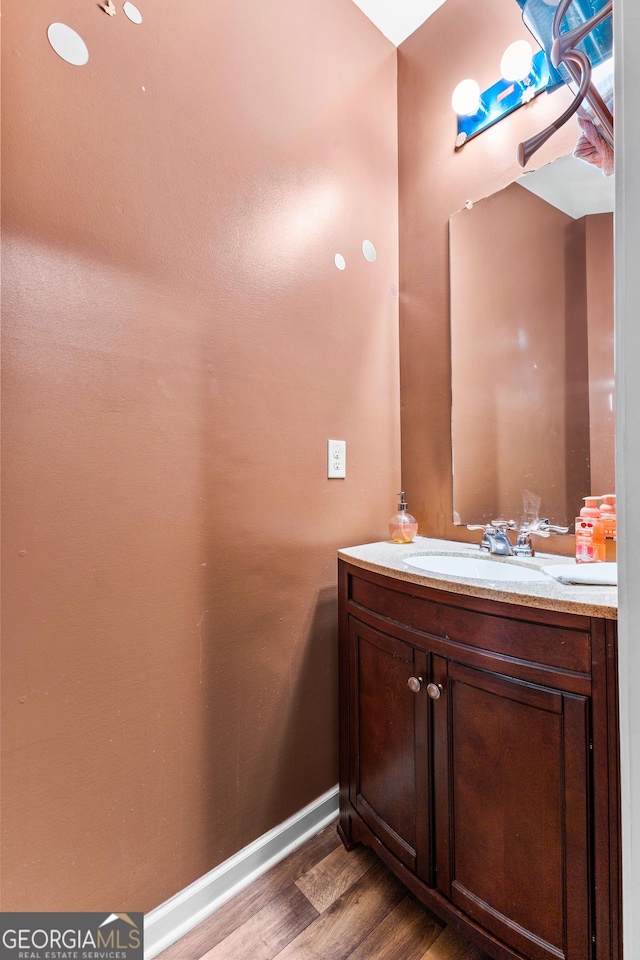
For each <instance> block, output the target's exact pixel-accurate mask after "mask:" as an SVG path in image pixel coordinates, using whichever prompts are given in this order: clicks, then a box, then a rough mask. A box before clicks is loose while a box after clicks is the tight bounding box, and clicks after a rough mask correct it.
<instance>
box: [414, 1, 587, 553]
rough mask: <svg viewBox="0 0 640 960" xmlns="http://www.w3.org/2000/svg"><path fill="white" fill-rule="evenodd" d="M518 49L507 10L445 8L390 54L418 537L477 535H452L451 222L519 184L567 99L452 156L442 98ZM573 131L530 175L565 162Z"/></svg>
mask: <svg viewBox="0 0 640 960" xmlns="http://www.w3.org/2000/svg"><path fill="white" fill-rule="evenodd" d="M520 38H523V39H530V34H529V32H528V31H527V30H526V28H525V27H524V26H523V23H522V18H521V15H520V11H519V8H518V5H517V4H516V3H514V2H513V0H484V2H483V3H478V2H477V0H447V3H445V4H444V5H443V6H442V7H440V8H439V9H438V10H437V11H436V12H435V13H434V14H433V16H432V17H430V18H429V20H428V21H427V22H426V23H425V24H424V25H423V26H422V27H421V28H420V29H419V30H417V31H416V32H415V33H414V34H413V35H412V36H411V37H409V38H408V39H407V40H406V41H405V42H404V43H403V44H401V46H400V47H399V49H398V104H399V111H398V123H399V148H398V160H399V172H400V377H401V384H402V388H401V409H402V482H403V486H404V488H405V490H406V493H407V498H408V500H409V503H410V505H411V507H412V512H413V513H414V514H415V516H416V518H417V519H418V521H419V522H420V527H421V532H422V533H427V534H428V535H430V536H444V537H447V538H448V539H452V540H461V539H466V540H474V541H475V540H477V536H478V535H477V533H469V532H468V531H467V530H465V529H464V528H460V527H455V526H453V524H452V477H451V422H450V415H451V358H450V334H449V253H448V224H449V217H450V216H451V214H453V213H455V212H457V211H458V210H461V209H462V207H463V206H464V205H465V202H466V201H467V200H471V201H476V200H479V199H481V198H482V197H486V196H489V195H490V194H492V193H495V192H496V191H497V190H500V189H502V188H503V187H505V186H506V185H507V184H509V183H511V182H512V181H513V180H515V179H517V178H518V177H519V176H520V175H521V174H522V170H521V168H520V166H519V165H518V163H517V160H516V147H517V145H518V143H519V142H520V141H521V140H524V139H526V138H527V137H529V136H531V135H533V134H534V133H536V132H537V131H538V130H541V129H543V128H544V127H545V126H546V125H547V124H548V123H550V122H551V121H552V120H554V119H555V118H556V117H557V116H558V115H559V114H560V113H561V112H562V110H563V109H564V108H565V106H566V105H567V103H568V100H569V99H570V94H568V92H567V90H566V89H561V90H559V91H557V92H555V93H553V94H552V95H550V96H549V95H547V94H542V95H541V96H539V97H538V98H537V99H535V100H534V101H533V102H532V103H530V104H528V105H527V106H526V107H522V108H521V109H520V110H517V111H516V112H515V113H513V114H511V115H510V116H509V117H507V118H505V119H504V120H502V121H501V122H500V123H498V124H496V125H495V126H494V127H491V128H490V129H489V130H486V131H485V132H484V133H482V134H481V135H480V136H478V137H477V138H475V139H474V140H471V141H470V142H469V143H467V144H466V145H465V146H464V147H463V149H462V150H460V151H458V152H457V153H456V152H455V151H454V139H455V135H456V116H455V114H454V112H453V110H452V108H451V94H452V92H453V89H454V87H455V86H456V84H457V83H458V82H459V81H460V80H462V79H464V78H465V77H474V78H475V79H476V80H477V81H478V83H479V84H480V88H481V89H486V88H487V87H488V86H490V85H491V84H493V83H495V82H496V80H498V79H499V76H500V58H501V56H502V52H503V51H504V50H505V48H506V47H507V46H508V45H509V44H510V43H511V42H513V41H514V40H517V39H520ZM576 126H577V125H576ZM576 126H574V124H573V122H572V123H569V124H567V126H566V127H564V128H563V129H562V130H561V131H560V132H559V133H557V134H556V135H555V136H554V137H552V138H551V140H550V141H548V143H547V144H546V145H545V147H543V148H542V149H541V150H540V151H539V152H538V153H537V154H535V155H534V157H533V158H532V160H531V161H530V163H529V167H528V168H527V169H535V168H537V167H539V166H542V165H543V164H544V163H548V162H549V161H550V160H552V159H555V158H556V157H558V156H562V155H564V154H565V153H568V152H569V151H570V150H571V149H572V147H573V144H574V143H575V140H576ZM513 269H522V270H526V263H519V264H514V265H513ZM553 539H554V540H556V542H555V543H553V540H549V541H545V549H551V550H556V551H558V552H560V551H563V550H569V551H571V550H572V549H573V544H572V543H570V542H569V541H570V538H566V540H564V541H563V540H562V539H556V538H553ZM549 544H553V545H552V546H548V545H549Z"/></svg>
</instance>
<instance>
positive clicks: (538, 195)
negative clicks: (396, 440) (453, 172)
mask: <svg viewBox="0 0 640 960" xmlns="http://www.w3.org/2000/svg"><path fill="white" fill-rule="evenodd" d="M613 190H614V185H613V177H604V176H603V175H602V173H601V172H600V171H599V170H598V169H596V168H595V167H590V166H589V165H588V164H586V163H584V162H582V161H580V160H576V159H574V158H573V157H571V156H569V157H562V158H560V160H557V161H555V163H553V164H549V165H548V166H546V167H543V168H542V169H541V170H538V171H536V172H535V173H528V174H525V175H524V176H523V177H521V178H520V180H518V181H516V182H515V183H512V184H510V185H509V186H508V187H506V188H505V189H504V190H500V191H499V192H498V193H495V194H493V195H492V196H490V197H487V198H486V199H483V200H480V201H479V202H477V203H474V204H473V205H472V206H471V205H470V206H469V208H468V209H466V208H465V209H464V210H461V211H460V212H459V213H456V214H454V215H453V216H452V217H451V219H450V222H449V236H450V284H451V363H452V371H451V381H452V417H451V420H452V449H453V509H454V514H453V522H454V523H458V524H466V523H487V522H489V521H490V520H492V519H494V518H504V519H508V520H516V521H521V520H530V519H535V518H536V517H548V518H549V519H550V520H551V522H552V523H554V524H558V525H562V526H571V527H572V526H573V522H574V518H575V517H576V516H577V514H578V512H579V510H580V508H581V507H582V505H583V504H582V498H583V497H585V496H587V495H589V494H594V495H601V494H604V493H612V492H614V491H615V486H614V479H615V476H614V435H615V413H614V367H613V213H612V211H613Z"/></svg>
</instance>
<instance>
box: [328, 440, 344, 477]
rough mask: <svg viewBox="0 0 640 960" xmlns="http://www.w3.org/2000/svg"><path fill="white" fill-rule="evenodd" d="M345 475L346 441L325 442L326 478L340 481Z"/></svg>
mask: <svg viewBox="0 0 640 960" xmlns="http://www.w3.org/2000/svg"><path fill="white" fill-rule="evenodd" d="M346 475H347V441H346V440H327V477H328V478H329V479H330V480H332V479H334V478H338V479H342V478H343V477H346Z"/></svg>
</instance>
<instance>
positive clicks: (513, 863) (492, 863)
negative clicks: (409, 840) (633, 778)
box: [433, 658, 591, 960]
mask: <svg viewBox="0 0 640 960" xmlns="http://www.w3.org/2000/svg"><path fill="white" fill-rule="evenodd" d="M434 677H435V678H437V680H438V682H440V683H441V684H442V687H443V695H442V697H441V698H440V700H439V701H438V702H437V703H436V704H435V706H434V721H433V722H434V734H435V742H436V746H435V751H436V792H437V794H438V796H437V801H436V804H437V806H436V818H437V819H436V837H437V838H438V840H437V843H438V844H439V845H438V852H437V871H438V889H440V890H441V891H442V893H444V894H445V896H447V897H448V898H450V899H451V900H452V901H453V902H454V903H455V904H456V905H458V906H459V907H460V908H461V909H463V910H464V911H465V912H466V913H467V914H468V915H469V916H471V917H473V918H474V919H475V920H476V921H478V922H479V923H481V924H482V925H483V926H484V927H485V928H486V929H488V930H490V931H491V932H492V933H494V934H495V935H496V936H498V937H500V939H501V940H503V941H504V942H506V943H508V944H510V945H511V946H513V947H514V948H515V949H517V950H520V951H521V952H522V953H523V954H524V955H525V956H527V957H531V958H536V960H538V958H539V960H547V958H552V957H554V958H558V957H564V956H566V957H567V958H570V960H585V958H587V957H589V956H590V950H591V937H590V933H589V931H590V922H589V921H590V918H589V886H588V876H589V864H588V851H589V842H588V826H589V825H588V816H587V806H586V804H587V798H588V796H589V777H588V763H587V757H588V729H587V714H588V709H587V708H588V701H587V700H586V698H584V697H575V696H569V695H566V694H562V693H559V692H557V691H554V690H548V689H545V688H542V687H537V686H535V685H532V684H528V683H522V682H520V681H516V680H512V679H509V678H505V677H501V676H497V675H495V674H489V673H485V672H484V671H480V670H475V669H470V668H468V667H465V666H462V665H460V664H457V663H451V662H449V663H447V662H446V661H444V660H440V659H437V658H436V659H435V660H434ZM443 831H444V832H445V833H446V841H445V843H442V844H440V842H439V838H440V836H441V834H442V833H443Z"/></svg>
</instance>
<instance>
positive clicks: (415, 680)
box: [407, 677, 422, 693]
mask: <svg viewBox="0 0 640 960" xmlns="http://www.w3.org/2000/svg"><path fill="white" fill-rule="evenodd" d="M407 686H408V687H409V690H411V691H413V693H418V691H419V690H420V687H421V686H422V677H409V679H408V680H407Z"/></svg>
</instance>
